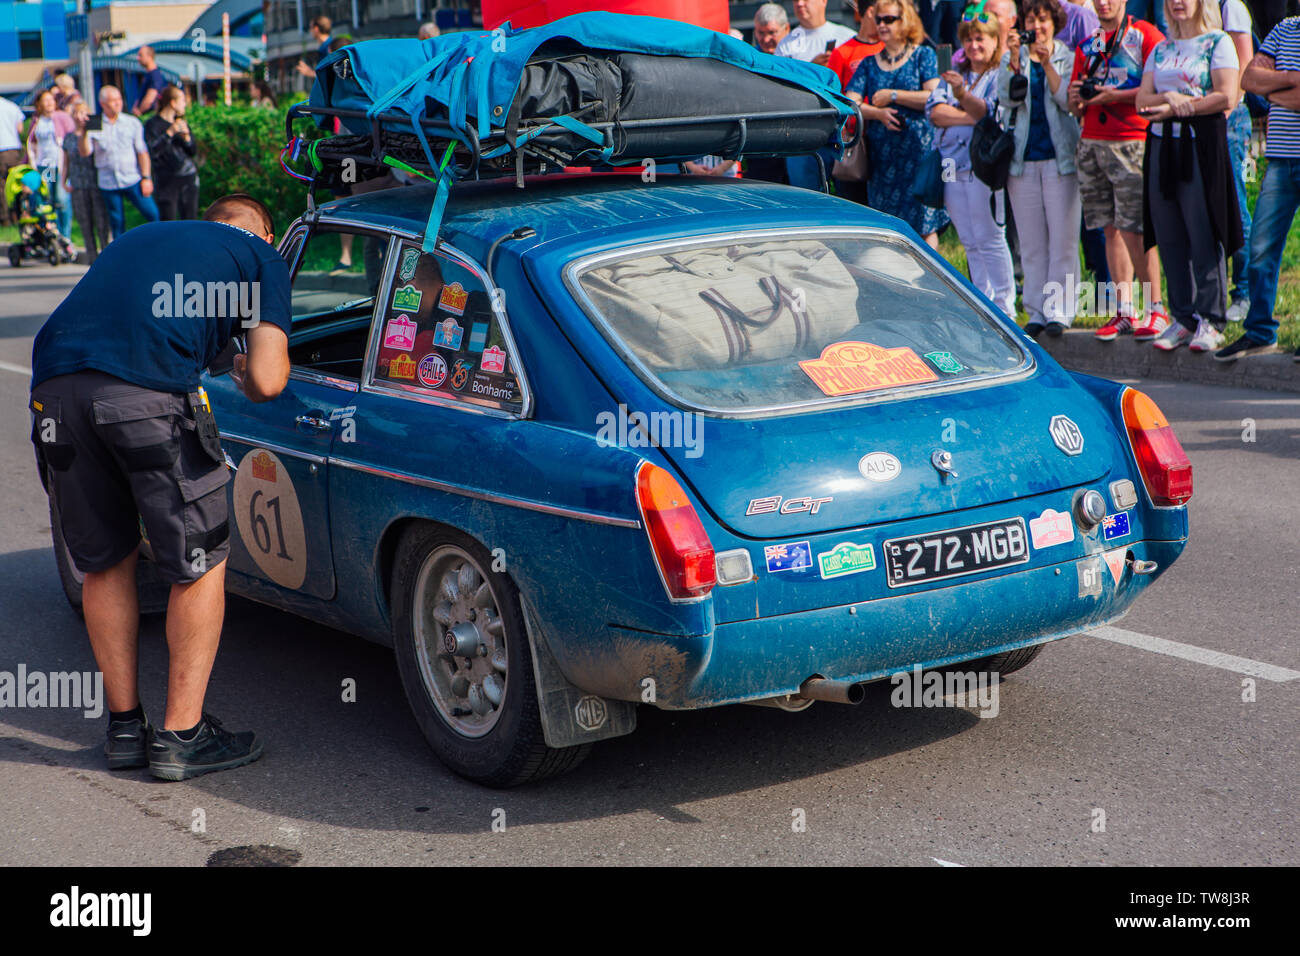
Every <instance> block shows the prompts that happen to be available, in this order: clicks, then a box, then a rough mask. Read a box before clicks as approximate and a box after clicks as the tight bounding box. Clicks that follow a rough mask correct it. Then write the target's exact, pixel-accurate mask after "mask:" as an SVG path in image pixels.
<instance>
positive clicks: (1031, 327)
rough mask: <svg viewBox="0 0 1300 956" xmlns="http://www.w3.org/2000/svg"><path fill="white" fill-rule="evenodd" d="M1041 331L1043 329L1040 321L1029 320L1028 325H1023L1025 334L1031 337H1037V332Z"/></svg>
mask: <svg viewBox="0 0 1300 956" xmlns="http://www.w3.org/2000/svg"><path fill="white" fill-rule="evenodd" d="M1042 331H1043V323H1042V322H1030V323H1029V324H1028V325H1026V326H1025V335H1027V336H1029V337H1030V338H1031V339H1036V338H1038V334H1039V333H1040V332H1042Z"/></svg>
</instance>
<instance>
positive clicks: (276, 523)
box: [231, 448, 307, 591]
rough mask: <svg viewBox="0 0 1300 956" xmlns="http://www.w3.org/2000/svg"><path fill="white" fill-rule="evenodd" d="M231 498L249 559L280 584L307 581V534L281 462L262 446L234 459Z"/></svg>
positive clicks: (296, 584)
mask: <svg viewBox="0 0 1300 956" xmlns="http://www.w3.org/2000/svg"><path fill="white" fill-rule="evenodd" d="M231 497H232V507H234V509H235V525H236V527H238V528H239V538H240V540H241V541H242V542H243V544H244V547H245V548H246V549H247V551H248V554H249V556H250V557H251V558H252V559H253V563H254V564H256V565H257V567H258V568H259V569H260V570H261V572H262V574H263V575H265V576H266V577H267V578H270V579H271V580H272V581H274V582H275V583H276V584H278V585H280V587H283V588H289V589H290V590H294V591H296V590H298V589H299V588H301V587H302V583H303V581H305V580H306V579H307V534H306V531H305V529H304V527H303V523H302V509H301V508H300V507H299V505H298V493H297V492H296V491H295V490H294V487H293V481H291V480H290V478H289V472H288V471H287V470H286V469H285V467H284V463H283V462H282V461H280V459H279V458H277V457H276V456H275V455H274V454H272V453H271V452H269V451H267V450H266V449H265V448H254V449H253V450H252V451H250V452H249V453H248V454H246V455H245V456H244V457H243V459H242V460H241V461H240V462H239V468H238V469H237V470H236V472H235V486H234V490H233V492H232V495H231Z"/></svg>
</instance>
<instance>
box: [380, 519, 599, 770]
mask: <svg viewBox="0 0 1300 956" xmlns="http://www.w3.org/2000/svg"><path fill="white" fill-rule="evenodd" d="M492 565H493V561H492V557H491V555H489V554H488V552H487V551H486V550H485V549H484V548H483V546H482V545H480V544H479V543H478V542H476V541H474V540H472V539H471V538H469V537H468V536H466V535H464V534H461V533H459V532H457V531H453V530H451V529H448V528H443V527H440V526H436V525H432V524H417V525H414V526H412V527H411V528H409V529H407V531H406V532H405V533H404V534H403V536H402V538H401V541H400V542H399V544H398V546H397V555H396V559H395V561H394V566H393V586H392V587H393V639H394V649H395V653H396V657H397V670H398V673H399V674H400V676H401V679H402V687H403V689H404V690H405V691H406V698H407V701H408V702H409V703H410V705H411V710H412V712H413V713H414V715H415V719H416V723H417V724H418V725H419V727H420V730H421V732H422V733H423V734H424V737H425V740H426V741H428V743H429V746H430V747H431V748H432V749H433V752H434V753H435V754H437V756H438V758H439V759H440V760H441V761H442V762H443V763H444V764H446V765H447V766H448V767H449V768H451V769H452V770H454V771H455V772H456V773H458V774H460V775H461V776H463V777H466V778H468V779H470V780H473V781H475V782H477V783H481V784H485V785H486V786H489V787H513V786H518V785H519V784H522V783H527V782H530V781H535V780H541V779H544V778H546V777H551V776H556V775H558V774H561V773H565V772H567V771H569V770H572V769H573V768H574V767H576V766H578V764H579V763H581V762H582V760H583V759H584V758H585V757H586V755H587V753H588V752H589V751H590V749H591V745H590V744H587V745H582V746H578V747H565V748H561V749H557V748H553V747H548V746H547V745H546V741H545V738H544V737H543V733H542V721H541V713H540V711H539V708H538V703H537V687H536V681H535V679H534V676H533V662H532V655H531V653H530V651H529V646H528V635H527V631H526V630H525V628H524V618H523V610H522V608H521V606H520V603H519V592H518V590H517V589H516V588H515V585H514V582H513V581H511V579H510V578H509V576H508V575H506V574H504V573H503V572H500V571H496V570H493V568H492ZM453 647H454V650H453ZM467 648H471V649H472V650H471V652H470V653H469V654H460V653H455V651H462V650H465V649H467ZM480 649H481V650H480ZM494 698H495V700H494Z"/></svg>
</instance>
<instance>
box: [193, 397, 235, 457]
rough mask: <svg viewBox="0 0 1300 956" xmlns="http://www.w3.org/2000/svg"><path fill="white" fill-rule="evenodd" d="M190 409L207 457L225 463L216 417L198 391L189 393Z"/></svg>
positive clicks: (195, 428) (200, 442)
mask: <svg viewBox="0 0 1300 956" xmlns="http://www.w3.org/2000/svg"><path fill="white" fill-rule="evenodd" d="M189 400H190V410H191V411H193V412H194V430H195V432H196V433H197V434H198V437H199V444H200V445H202V446H203V450H204V451H205V452H207V453H208V457H209V458H211V459H212V460H213V461H214V462H216V463H217V464H219V465H224V464H225V463H226V455H225V452H223V451H222V450H221V432H220V431H218V430H217V417H216V416H215V415H213V414H212V410H211V409H209V408H208V406H207V405H205V404H204V403H203V399H202V397H201V396H200V395H199V393H198V392H190V393H189Z"/></svg>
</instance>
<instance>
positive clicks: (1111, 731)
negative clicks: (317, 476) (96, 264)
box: [0, 266, 1300, 866]
mask: <svg viewBox="0 0 1300 956" xmlns="http://www.w3.org/2000/svg"><path fill="white" fill-rule="evenodd" d="M82 271H84V270H83V269H82V268H81V267H61V268H59V269H57V270H55V269H50V268H49V267H41V266H28V267H24V268H23V269H22V270H21V271H14V270H10V269H8V268H0V481H2V482H3V487H4V488H5V489H6V491H7V493H6V494H5V496H4V498H3V499H2V500H0V526H2V527H3V529H4V531H3V537H2V538H0V626H2V627H3V630H2V631H0V671H10V672H13V671H15V670H16V668H17V666H18V665H19V664H20V663H21V664H24V665H25V666H26V667H27V668H28V670H42V671H60V670H83V671H84V670H93V669H94V661H93V658H92V657H91V654H90V648H89V644H88V643H87V641H86V638H85V633H84V629H83V628H82V625H81V622H80V620H79V619H78V618H77V617H76V616H75V615H74V614H73V613H72V612H71V611H70V610H69V609H68V607H67V605H66V603H65V602H64V599H63V595H62V592H61V591H60V588H59V583H58V578H57V574H56V571H55V567H54V560H53V556H52V553H51V550H50V522H49V517H48V512H47V506H46V499H45V496H44V494H43V493H42V491H41V488H40V485H39V482H38V481H37V478H36V472H35V467H34V465H33V459H32V454H31V448H30V445H29V443H28V437H27V433H28V427H29V426H28V416H27V411H26V396H27V386H28V377H27V375H26V374H24V373H25V369H26V368H27V367H28V365H29V363H30V353H31V340H32V337H33V336H34V334H35V332H36V331H37V329H38V328H39V327H40V324H41V323H42V322H43V321H44V318H45V316H46V315H47V314H48V312H49V311H50V309H51V308H53V306H54V305H55V304H56V303H57V302H58V301H59V299H60V298H61V296H62V294H63V293H65V292H66V290H67V289H68V288H70V287H71V284H72V283H73V282H74V281H75V279H76V278H77V277H78V276H79V275H80V274H81V273H82ZM1144 387H1145V388H1146V389H1147V391H1148V392H1149V393H1150V394H1151V395H1152V396H1153V397H1154V398H1155V399H1156V401H1157V402H1158V403H1159V404H1160V406H1161V408H1162V409H1164V411H1165V413H1166V414H1167V415H1168V416H1169V417H1170V418H1171V420H1172V421H1173V423H1174V425H1175V427H1176V429H1177V432H1178V434H1179V436H1180V438H1181V440H1182V442H1183V445H1184V447H1185V448H1186V449H1187V452H1188V454H1189V455H1190V457H1191V459H1192V462H1193V464H1194V466H1195V478H1196V492H1195V497H1194V498H1193V500H1192V503H1191V527H1192V537H1191V543H1190V545H1189V547H1188V549H1187V551H1186V552H1185V553H1184V555H1183V557H1182V558H1181V560H1180V561H1179V562H1178V564H1177V565H1175V567H1174V568H1173V569H1172V571H1170V572H1169V573H1168V574H1166V575H1165V576H1164V577H1162V578H1161V579H1160V580H1159V581H1158V582H1156V583H1155V585H1154V586H1153V587H1152V588H1151V589H1150V590H1149V591H1148V592H1147V594H1146V595H1145V596H1144V597H1143V598H1142V599H1141V600H1140V601H1139V602H1138V604H1137V606H1136V607H1135V608H1134V609H1133V611H1132V612H1130V614H1129V615H1128V616H1127V617H1126V618H1125V619H1124V620H1123V621H1122V622H1119V623H1118V625H1117V627H1118V628H1120V629H1121V630H1119V631H1111V632H1108V637H1109V638H1120V639H1122V640H1124V641H1126V642H1127V643H1120V642H1117V641H1116V640H1112V639H1103V638H1101V637H1095V636H1087V635H1083V636H1076V637H1073V638H1070V639H1068V640H1065V641H1062V642H1058V643H1056V644H1053V645H1051V646H1049V647H1048V648H1047V649H1046V650H1045V651H1044V653H1043V654H1042V655H1041V656H1040V657H1039V658H1038V660H1037V661H1035V662H1034V663H1033V664H1031V665H1030V666H1029V667H1028V668H1026V669H1025V670H1023V671H1020V672H1019V673H1017V674H1015V675H1014V676H1011V677H1009V678H1007V679H1006V681H1005V682H1004V683H1003V684H1002V686H1001V694H1000V713H999V715H998V716H997V717H996V718H992V719H981V718H980V717H979V716H978V715H977V712H976V711H975V710H973V709H963V708H943V709H903V710H900V709H895V708H893V707H891V706H890V704H889V687H888V686H887V685H876V686H875V687H873V688H872V689H871V691H870V692H869V693H868V695H867V699H866V702H865V703H863V704H862V705H861V706H860V707H857V708H850V707H845V706H839V705H835V704H817V705H815V706H813V707H812V708H811V709H810V710H807V711H805V712H803V713H800V714H787V713H782V712H779V711H775V710H768V709H765V708H757V707H744V706H741V707H729V708H722V709H719V710H712V711H702V712H695V713H666V712H658V711H654V710H650V709H647V708H644V707H643V708H642V709H641V711H640V714H639V721H640V726H639V729H638V730H637V732H636V733H635V734H634V735H633V736H631V737H625V738H621V739H618V740H613V741H609V742H606V743H603V744H600V745H598V746H597V748H596V750H595V751H594V753H593V754H592V755H591V757H590V758H589V759H588V760H587V762H586V763H585V764H584V765H583V766H582V767H581V768H580V769H579V770H577V771H576V772H574V773H572V774H570V775H568V776H566V777H563V778H560V779H557V780H553V781H550V782H547V783H544V784H541V785H538V786H533V787H528V788H523V789H519V790H514V791H508V792H497V791H491V790H486V789H483V788H480V787H477V786H475V785H472V784H469V783H466V782H464V781H462V780H460V779H459V778H457V777H455V776H453V775H452V774H451V773H449V772H448V771H446V770H445V769H444V768H443V767H442V766H441V765H440V764H439V763H438V762H437V760H436V759H435V758H434V757H433V756H432V754H431V753H430V751H429V750H428V749H427V748H426V746H425V744H424V741H423V738H422V737H421V736H420V734H419V732H418V730H417V729H416V726H415V723H414V721H413V719H412V718H411V716H410V714H409V713H408V710H407V705H406V701H405V699H404V697H403V694H402V690H401V686H400V684H399V682H398V678H397V673H396V669H395V665H394V662H393V658H392V654H391V652H390V651H388V650H387V649H385V648H382V647H377V646H375V645H371V644H367V643H365V642H362V641H360V640H358V639H355V638H352V637H349V636H347V635H344V634H340V633H337V632H334V631H331V630H328V629H325V628H322V627H319V626H317V625H313V624H310V623H308V622H306V621H303V620H300V619H297V618H294V617H292V616H290V615H287V614H283V613H280V612H277V611H273V610H270V609H267V608H264V607H260V606H258V605H255V604H251V603H248V602H245V601H242V600H238V599H232V600H231V601H230V604H229V609H228V615H227V619H226V628H225V633H224V637H223V641H222V646H221V651H220V653H219V655H218V658H217V665H216V670H215V673H214V676H213V681H212V685H211V689H210V692H209V698H208V706H209V709H210V710H212V711H213V712H215V713H216V714H217V715H218V716H220V717H221V718H222V719H223V720H224V721H225V723H226V725H227V726H228V727H231V728H232V729H243V728H245V727H251V728H254V729H257V730H258V731H259V732H260V733H261V734H262V735H263V736H264V737H265V739H266V741H267V752H266V756H265V757H263V758H262V760H261V761H259V762H258V763H256V764H253V765H251V766H249V767H245V768H242V769H239V770H235V771H231V772H227V773H219V774H212V775H209V776H206V777H200V778H198V779H196V780H192V781H189V782H186V783H163V782H160V781H155V780H153V779H152V778H151V777H149V776H148V774H147V772H146V771H126V772H117V773H111V774H110V773H109V772H108V771H107V770H105V769H104V764H103V757H102V749H101V748H102V743H103V732H104V729H105V725H106V718H102V717H101V718H100V719H98V720H91V719H87V718H85V717H83V716H82V715H81V712H80V711H73V710H67V709H0V761H3V763H4V767H3V769H2V770H0V834H3V836H0V864H9V865H12V864H55V863H60V864H91V865H130V864H176V865H202V864H204V863H205V862H209V861H211V860H213V859H214V855H215V859H216V860H232V859H233V860H235V861H241V860H242V861H257V860H277V861H281V862H290V863H292V862H298V863H300V864H301V865H313V864H314V865H322V864H324V865H334V864H386V863H400V864H410V863H415V864H421V863H437V864H466V863H498V864H513V863H542V864H549V863H570V864H572V863H578V864H582V863H602V862H603V863H634V864H645V863H649V864H656V863H661V862H662V863H759V864H763V863H846V864H903V865H919V866H936V865H942V864H959V865H966V866H978V865H1003V864H1049V865H1050V864H1081V865H1093V864H1103V865H1128V864H1148V865H1166V864H1192V865H1196V864H1226V865H1261V864H1262V865H1279V864H1290V865H1296V864H1298V863H1300V840H1298V839H1297V820H1300V797H1298V796H1297V794H1300V733H1298V732H1297V731H1298V730H1300V646H1297V641H1296V634H1297V626H1296V613H1295V609H1296V601H1297V597H1298V596H1300V572H1298V571H1297V568H1298V567H1300V545H1297V535H1298V534H1300V521H1297V516H1298V515H1300V465H1298V464H1297V463H1298V462H1300V398H1297V397H1289V396H1279V394H1277V393H1266V392H1248V391H1233V390H1227V389H1216V388H1212V387H1206V386H1187V385H1176V384H1168V383H1148V384H1147V385H1146V386H1144ZM1247 418H1250V419H1253V420H1254V422H1255V438H1256V440H1255V441H1254V442H1253V443H1252V442H1244V441H1243V440H1242V433H1243V428H1244V426H1243V419H1247ZM1133 634H1136V635H1145V636H1147V637H1150V638H1162V639H1164V640H1165V641H1168V642H1176V643H1174V644H1154V643H1153V642H1151V641H1149V640H1146V638H1142V637H1136V638H1135V637H1132V636H1131V635H1133ZM1135 645H1137V646H1135ZM1168 652H1173V653H1168ZM1208 652H1217V654H1218V656H1215V654H1213V653H1208ZM1224 655H1231V656H1229V657H1225V656H1224ZM1243 659H1244V660H1243ZM1259 665H1271V668H1270V667H1268V666H1265V667H1261V666H1259ZM141 670H142V685H143V692H144V695H145V700H146V703H150V702H152V703H153V706H154V709H155V711H159V710H160V707H161V700H162V696H163V689H164V686H165V673H166V646H165V642H164V639H163V634H162V630H161V622H160V621H158V620H148V621H147V622H146V624H145V626H144V628H143V632H142V646H141ZM1251 673H1253V674H1255V675H1256V676H1255V678H1254V680H1255V693H1256V699H1255V700H1254V701H1252V702H1244V701H1243V699H1242V698H1243V679H1244V678H1245V676H1247V674H1251ZM345 678H353V679H355V681H356V686H357V699H356V702H355V703H344V702H343V701H342V699H341V697H342V695H341V692H340V687H341V685H342V682H343V680H344V679H345ZM199 811H201V813H199ZM799 811H802V814H800V813H799ZM1098 811H1103V812H1104V830H1100V831H1099V830H1098V823H1099V821H1100V820H1101V816H1100V815H1099V813H1098ZM800 819H802V820H803V821H804V823H805V825H804V827H803V829H802V830H799V828H798V827H797V824H798V823H799V821H800ZM200 820H201V822H202V824H203V825H202V827H199V826H198V825H197V822H198V821H200ZM494 822H496V823H497V828H496V829H494V827H493V823H494ZM502 822H504V829H501V827H500V824H501V823H502Z"/></svg>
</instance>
